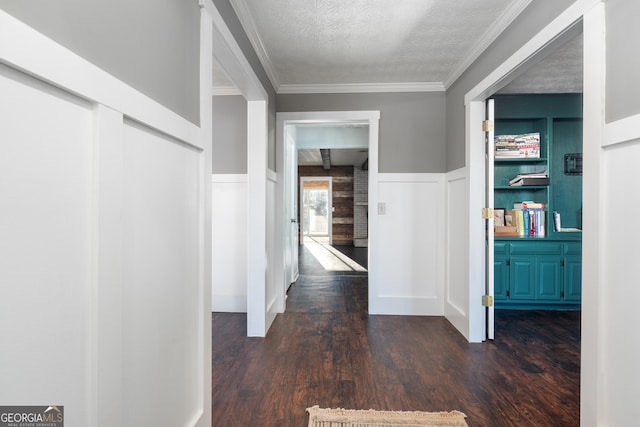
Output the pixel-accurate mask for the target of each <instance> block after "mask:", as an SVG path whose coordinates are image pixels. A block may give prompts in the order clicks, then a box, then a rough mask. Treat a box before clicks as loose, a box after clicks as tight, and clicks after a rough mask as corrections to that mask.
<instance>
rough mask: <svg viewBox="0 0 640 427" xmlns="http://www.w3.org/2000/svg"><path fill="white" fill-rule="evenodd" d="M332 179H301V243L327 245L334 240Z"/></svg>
mask: <svg viewBox="0 0 640 427" xmlns="http://www.w3.org/2000/svg"><path fill="white" fill-rule="evenodd" d="M331 184H332V180H331V177H330V176H328V177H301V178H300V204H299V206H300V225H301V227H300V243H301V244H303V245H304V244H305V243H311V242H314V243H326V244H329V245H331V244H332V243H333V239H332V235H333V233H332V231H333V230H332V228H333V227H332V217H333V215H332V211H333V198H332V192H333V191H332V185H331Z"/></svg>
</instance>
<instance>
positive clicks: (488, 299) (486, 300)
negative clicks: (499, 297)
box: [482, 295, 493, 307]
mask: <svg viewBox="0 0 640 427" xmlns="http://www.w3.org/2000/svg"><path fill="white" fill-rule="evenodd" d="M482 306H483V307H493V297H492V296H491V295H482Z"/></svg>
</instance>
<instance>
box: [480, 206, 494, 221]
mask: <svg viewBox="0 0 640 427" xmlns="http://www.w3.org/2000/svg"><path fill="white" fill-rule="evenodd" d="M491 218H493V208H482V219H491Z"/></svg>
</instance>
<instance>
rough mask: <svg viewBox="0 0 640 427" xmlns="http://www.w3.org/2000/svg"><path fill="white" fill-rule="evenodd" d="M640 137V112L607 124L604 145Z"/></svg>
mask: <svg viewBox="0 0 640 427" xmlns="http://www.w3.org/2000/svg"><path fill="white" fill-rule="evenodd" d="M639 138H640V114H636V115H635V116H631V117H627V118H624V119H621V120H617V121H615V122H611V123H608V124H607V125H606V126H605V138H604V140H603V141H602V146H603V147H611V146H613V145H616V144H623V143H625V142H629V141H633V140H635V139H639Z"/></svg>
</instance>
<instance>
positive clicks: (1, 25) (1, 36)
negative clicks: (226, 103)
mask: <svg viewBox="0 0 640 427" xmlns="http://www.w3.org/2000/svg"><path fill="white" fill-rule="evenodd" d="M16 40H19V41H20V42H19V43H17V42H16ZM0 61H1V62H4V63H5V64H8V65H10V66H11V67H14V68H16V69H19V70H23V71H24V72H26V73H28V74H30V75H32V76H34V77H36V78H38V79H40V80H43V81H45V82H48V83H49V84H52V85H54V86H56V87H58V88H61V89H63V90H65V91H68V92H71V93H73V94H76V95H77V96H79V97H81V98H83V99H86V100H89V101H92V102H95V103H98V104H102V105H105V106H108V107H110V108H112V109H114V110H116V111H120V112H122V113H123V114H124V115H126V116H128V117H130V118H131V119H133V120H136V121H140V122H142V123H145V124H146V125H148V126H150V127H153V128H154V129H156V130H158V131H160V132H163V133H166V134H168V135H172V136H173V137H174V138H178V139H180V140H181V141H183V142H185V143H187V144H190V145H194V146H197V147H201V141H200V129H199V127H198V126H196V125H194V124H193V123H191V122H189V121H188V120H186V119H184V118H182V117H180V116H179V115H178V114H176V113H174V112H172V111H171V110H169V109H168V108H166V107H164V106H162V105H161V104H159V103H158V102H156V101H154V100H152V99H151V98H149V97H148V96H146V95H144V94H142V93H141V92H139V91H137V90H135V89H133V88H132V87H130V86H128V85H127V84H125V83H123V82H121V81H120V80H118V79H116V78H115V77H113V76H112V75H110V74H108V73H107V72H105V71H103V70H101V69H100V68H98V67H96V66H95V65H93V64H91V63H90V62H88V61H87V60H85V59H83V58H82V57H80V56H78V55H76V54H75V53H73V52H71V51H70V50H69V49H67V48H65V47H63V46H61V45H60V44H58V43H56V42H54V41H53V40H51V39H49V38H47V37H46V36H44V35H42V34H41V33H39V32H37V31H36V30H34V29H32V28H31V27H29V26H27V25H25V24H23V23H22V22H20V21H19V20H17V19H16V18H14V17H12V16H11V15H9V14H8V13H6V12H4V11H3V10H0Z"/></svg>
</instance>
